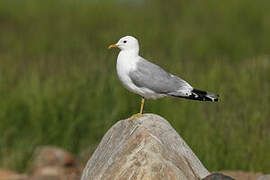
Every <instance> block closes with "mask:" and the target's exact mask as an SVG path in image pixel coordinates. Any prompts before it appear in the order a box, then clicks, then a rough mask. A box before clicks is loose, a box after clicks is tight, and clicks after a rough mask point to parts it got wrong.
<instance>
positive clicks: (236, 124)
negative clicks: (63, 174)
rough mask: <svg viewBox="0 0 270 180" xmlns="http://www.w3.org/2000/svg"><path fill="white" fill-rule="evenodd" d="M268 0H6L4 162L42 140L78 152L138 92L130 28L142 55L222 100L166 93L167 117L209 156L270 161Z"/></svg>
mask: <svg viewBox="0 0 270 180" xmlns="http://www.w3.org/2000/svg"><path fill="white" fill-rule="evenodd" d="M268 7H270V1H268V0H261V1H256V2H254V1H251V0H238V1H235V0H228V1H214V0H209V1H200V0H192V1H188V2H187V1H183V0H181V1H171V3H164V2H163V1H161V0H160V1H146V2H143V1H140V2H138V3H136V2H134V3H132V2H126V1H120V2H118V1H101V2H88V1H84V0H81V1H72V0H62V1H61V0H58V1H53V0H51V1H42V0H24V1H19V0H17V1H16V0H14V1H10V0H2V1H0V99H1V101H0V167H7V168H12V169H16V170H18V171H25V170H26V169H27V167H29V164H30V163H31V155H32V152H33V150H34V148H35V147H37V146H39V145H56V146H60V147H63V148H65V149H67V150H70V151H71V152H73V153H74V154H79V153H80V152H82V151H84V150H85V149H86V148H88V147H89V146H95V145H96V144H97V143H98V142H99V141H100V139H101V138H102V136H103V135H104V133H105V132H106V131H107V130H108V129H109V128H110V127H111V126H112V125H113V124H114V123H116V122H117V121H118V120H120V119H124V118H127V117H129V116H131V114H133V113H136V112H137V111H138V109H139V103H140V98H139V96H137V95H134V94H132V93H130V92H128V91H127V90H126V89H124V88H123V86H122V85H121V84H120V82H119V80H118V77H117V74H116V70H115V63H116V57H117V52H118V51H108V50H107V46H108V45H109V44H111V43H114V42H116V41H118V39H119V38H120V37H122V36H124V35H134V36H136V37H137V38H138V39H139V40H140V43H141V47H142V49H141V55H142V56H144V57H145V58H147V59H150V60H152V61H153V62H154V63H157V64H159V65H161V66H163V67H164V68H165V69H166V70H168V71H170V72H172V73H174V74H177V75H179V76H181V77H183V78H184V79H185V80H187V81H188V82H190V83H191V84H192V85H193V86H195V87H196V88H200V89H203V90H209V91H211V92H218V93H219V94H220V96H221V101H220V102H219V103H201V102H196V101H187V100H183V99H175V98H164V99H160V100H156V101H153V100H152V101H151V100H149V101H147V102H146V109H145V111H146V112H151V113H156V114H159V115H161V116H163V117H165V118H166V119H168V120H169V121H170V123H171V124H172V125H173V127H174V128H175V129H176V130H177V131H178V132H179V133H180V135H181V136H182V137H183V138H184V139H185V140H186V141H187V143H188V144H189V145H190V146H191V148H192V149H193V150H194V152H195V153H196V154H197V155H198V157H199V158H200V160H201V161H202V162H203V164H205V166H206V167H207V168H208V169H209V170H211V171H213V170H221V169H235V170H246V171H261V172H264V173H270V163H269V162H270V154H269V149H270V120H269V118H270V111H269V107H270V93H269V92H270V56H269V52H270V41H269V39H270V23H269V19H270V11H269V8H268Z"/></svg>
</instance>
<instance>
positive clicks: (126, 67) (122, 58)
mask: <svg viewBox="0 0 270 180" xmlns="http://www.w3.org/2000/svg"><path fill="white" fill-rule="evenodd" d="M138 60H139V57H138V56H137V57H136V56H134V55H132V54H130V53H127V52H125V51H121V52H120V53H119V55H118V58H117V64H116V70H117V74H118V77H119V79H120V81H121V82H122V84H123V85H124V86H125V87H126V88H127V89H129V90H130V91H133V90H134V89H135V88H136V87H135V86H134V84H133V82H132V81H131V79H130V78H129V76H128V74H129V72H130V71H132V70H134V69H136V63H137V61H138Z"/></svg>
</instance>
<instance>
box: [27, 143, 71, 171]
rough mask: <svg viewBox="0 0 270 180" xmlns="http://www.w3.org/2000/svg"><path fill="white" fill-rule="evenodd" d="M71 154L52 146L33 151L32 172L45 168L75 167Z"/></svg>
mask: <svg viewBox="0 0 270 180" xmlns="http://www.w3.org/2000/svg"><path fill="white" fill-rule="evenodd" d="M75 164H76V163H75V158H74V157H73V156H72V155H71V153H69V152H67V151H65V150H63V149H60V148H57V147H53V146H42V147H39V148H37V149H36V150H35V152H34V155H33V164H32V170H33V171H34V170H35V169H39V168H41V167H46V166H58V167H75Z"/></svg>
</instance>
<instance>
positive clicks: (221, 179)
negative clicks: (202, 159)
mask: <svg viewBox="0 0 270 180" xmlns="http://www.w3.org/2000/svg"><path fill="white" fill-rule="evenodd" d="M202 180H234V179H233V178H231V177H229V176H225V175H223V174H221V173H213V174H210V175H209V176H207V177H205V178H203V179H202Z"/></svg>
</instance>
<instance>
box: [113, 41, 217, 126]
mask: <svg viewBox="0 0 270 180" xmlns="http://www.w3.org/2000/svg"><path fill="white" fill-rule="evenodd" d="M108 48H109V49H111V48H119V49H120V50H121V51H120V52H119V54H118V57H117V63H116V70H117V74H118V77H119V79H120V81H121V83H122V84H123V85H124V86H125V87H126V88H127V89H128V90H129V91H131V92H133V93H136V94H139V95H140V96H141V97H142V100H141V107H140V112H139V113H138V114H135V115H133V116H132V118H131V119H132V120H133V121H134V120H135V119H136V118H139V117H141V116H142V114H143V109H144V103H145V99H158V98H162V97H165V96H173V97H179V98H186V99H192V100H198V101H212V102H215V101H218V97H219V96H218V95H217V94H213V93H209V92H207V91H202V90H198V89H195V88H193V87H192V86H191V85H190V84H189V83H187V82H186V81H184V80H183V79H181V78H180V77H177V76H176V75H173V74H171V73H169V72H167V71H165V70H164V69H163V68H161V67H160V66H158V65H156V64H153V63H151V62H150V61H148V60H146V59H144V58H143V57H141V56H140V55H139V42H138V40H137V39H136V38H134V37H132V36H125V37H122V38H121V39H120V40H119V41H118V42H117V43H116V44H112V45H110V46H109V47H108Z"/></svg>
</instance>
